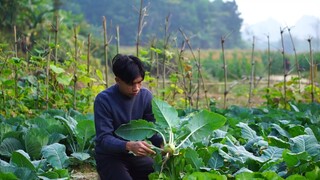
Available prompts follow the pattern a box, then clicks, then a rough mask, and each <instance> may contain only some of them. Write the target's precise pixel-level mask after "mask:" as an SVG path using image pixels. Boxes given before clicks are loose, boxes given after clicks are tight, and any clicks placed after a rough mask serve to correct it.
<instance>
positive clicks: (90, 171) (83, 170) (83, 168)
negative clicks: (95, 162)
mask: <svg viewBox="0 0 320 180" xmlns="http://www.w3.org/2000/svg"><path fill="white" fill-rule="evenodd" d="M71 179H73V180H99V176H98V173H97V171H96V169H95V167H93V166H92V165H90V164H83V165H80V166H78V167H75V168H73V170H72V171H71Z"/></svg>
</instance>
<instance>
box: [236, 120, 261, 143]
mask: <svg viewBox="0 0 320 180" xmlns="http://www.w3.org/2000/svg"><path fill="white" fill-rule="evenodd" d="M237 126H238V127H240V128H241V136H242V137H243V138H244V139H246V140H251V139H256V138H257V133H256V132H255V131H254V130H252V129H251V128H250V127H249V126H248V124H245V123H243V122H240V123H239V124H237Z"/></svg>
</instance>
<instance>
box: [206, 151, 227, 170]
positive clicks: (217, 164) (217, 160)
mask: <svg viewBox="0 0 320 180" xmlns="http://www.w3.org/2000/svg"><path fill="white" fill-rule="evenodd" d="M208 166H209V167H210V168H212V169H214V170H217V169H219V168H221V167H223V166H224V161H223V158H222V157H221V155H220V154H219V153H218V152H217V151H215V152H213V153H212V156H211V158H210V159H209V162H208Z"/></svg>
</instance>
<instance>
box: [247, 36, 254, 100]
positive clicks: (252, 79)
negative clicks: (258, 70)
mask: <svg viewBox="0 0 320 180" xmlns="http://www.w3.org/2000/svg"><path fill="white" fill-rule="evenodd" d="M254 41H255V37H254V36H253V38H252V51H251V78H250V88H249V99H248V104H249V106H250V104H251V98H252V91H253V86H254V80H255V60H254Z"/></svg>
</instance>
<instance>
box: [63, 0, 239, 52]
mask: <svg viewBox="0 0 320 180" xmlns="http://www.w3.org/2000/svg"><path fill="white" fill-rule="evenodd" d="M64 1H65V2H64V3H63V4H64V5H63V8H65V9H67V10H71V11H72V12H73V13H75V14H82V15H83V16H84V17H85V19H86V20H87V21H88V22H89V23H90V24H93V25H95V26H98V27H99V26H101V25H102V17H103V16H105V17H106V19H107V21H108V27H110V28H109V29H110V31H111V34H116V27H117V26H118V27H119V33H120V37H121V44H122V45H125V46H133V45H135V42H136V35H137V26H138V23H139V22H138V20H139V11H138V10H139V8H140V6H141V5H142V6H143V9H144V10H145V12H144V13H145V15H146V16H145V18H144V22H143V24H142V25H143V26H144V27H143V32H142V33H143V37H142V38H143V40H142V41H143V42H144V43H148V42H151V41H153V40H160V41H161V40H162V39H163V37H164V36H165V35H164V34H165V33H169V36H170V40H171V41H175V42H174V43H180V42H181V41H182V39H183V37H182V35H181V33H180V32H179V29H180V30H183V31H184V32H185V33H186V34H187V35H188V37H190V41H191V42H192V45H193V46H194V47H199V48H205V49H206V48H220V47H221V40H222V39H227V40H228V43H226V44H225V48H235V47H238V48H241V47H243V46H244V42H243V41H242V39H241V33H240V28H241V25H242V21H243V20H242V19H241V18H240V13H239V11H238V6H237V4H236V2H235V1H234V0H233V1H226V2H224V1H223V0H214V1H209V0H197V1H194V0H156V1H155V0H144V1H143V0H133V1H127V0H99V1H88V0H71V1H70V0H68V1H67V0H64ZM166 22H167V23H168V26H167V28H168V29H167V30H166V24H165V23H166ZM180 40H181V41H180Z"/></svg>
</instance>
